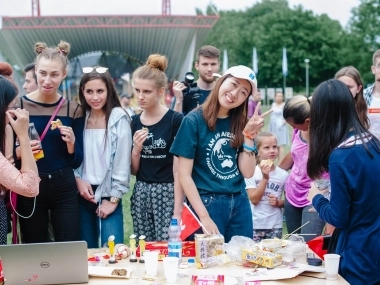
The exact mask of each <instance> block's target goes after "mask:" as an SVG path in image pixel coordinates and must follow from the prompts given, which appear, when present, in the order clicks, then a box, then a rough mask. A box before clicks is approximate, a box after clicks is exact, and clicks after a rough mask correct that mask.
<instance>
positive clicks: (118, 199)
mask: <svg viewBox="0 0 380 285" xmlns="http://www.w3.org/2000/svg"><path fill="white" fill-rule="evenodd" d="M119 201H120V198H116V197H111V198H110V202H111V203H112V204H117V203H119Z"/></svg>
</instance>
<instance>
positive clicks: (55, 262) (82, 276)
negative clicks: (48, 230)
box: [0, 241, 88, 285]
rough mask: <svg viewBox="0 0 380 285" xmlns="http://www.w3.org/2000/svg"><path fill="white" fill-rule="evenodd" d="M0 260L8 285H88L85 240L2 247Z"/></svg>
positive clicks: (0, 247) (0, 248)
mask: <svg viewBox="0 0 380 285" xmlns="http://www.w3.org/2000/svg"><path fill="white" fill-rule="evenodd" d="M0 258H1V262H2V265H3V272H4V278H5V284H7V285H23V284H31V285H48V284H49V285H50V284H67V283H87V282H88V261H87V243H86V242H85V241H75V242H53V243H32V244H12V245H1V246H0Z"/></svg>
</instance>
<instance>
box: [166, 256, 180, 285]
mask: <svg viewBox="0 0 380 285" xmlns="http://www.w3.org/2000/svg"><path fill="white" fill-rule="evenodd" d="M162 261H163V262H164V271H165V278H166V282H167V283H176V282H177V273H178V257H174V256H168V257H164V258H163V259H162Z"/></svg>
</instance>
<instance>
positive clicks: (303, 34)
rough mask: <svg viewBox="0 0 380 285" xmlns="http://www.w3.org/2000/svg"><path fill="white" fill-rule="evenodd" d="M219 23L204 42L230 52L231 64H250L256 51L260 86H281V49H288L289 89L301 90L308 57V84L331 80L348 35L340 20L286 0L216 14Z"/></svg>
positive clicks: (261, 3)
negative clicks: (315, 12)
mask: <svg viewBox="0 0 380 285" xmlns="http://www.w3.org/2000/svg"><path fill="white" fill-rule="evenodd" d="M219 15H220V20H219V21H218V22H217V24H216V25H215V27H214V29H213V31H212V32H211V33H210V34H209V36H208V37H207V39H206V40H205V42H204V43H203V44H211V45H214V46H216V47H218V48H219V49H220V50H223V49H227V50H228V58H229V65H230V66H232V65H236V64H244V65H247V66H251V65H252V48H253V47H256V49H257V53H258V60H259V63H258V67H259V72H258V82H259V85H260V86H261V87H264V86H268V87H269V86H270V87H280V86H282V82H283V77H282V49H283V47H286V48H287V58H288V77H287V86H292V87H294V88H295V89H296V90H301V89H303V88H304V86H305V82H304V81H305V63H304V60H305V59H306V58H308V59H310V86H315V85H317V84H318V83H320V82H321V81H323V80H326V79H328V78H331V77H333V76H334V74H335V72H336V71H337V70H338V69H339V68H340V67H341V65H342V55H341V52H340V51H341V49H342V45H343V43H344V40H345V38H346V33H345V32H344V30H343V29H342V27H341V25H340V24H339V22H338V21H335V20H331V19H330V18H329V17H328V16H327V15H320V16H316V15H314V14H313V13H312V12H311V11H308V10H304V8H303V7H302V6H297V7H295V8H293V9H291V8H289V6H288V2H287V1H286V0H263V1H262V2H259V3H257V4H255V5H253V6H252V7H251V8H249V9H246V10H245V11H220V13H219Z"/></svg>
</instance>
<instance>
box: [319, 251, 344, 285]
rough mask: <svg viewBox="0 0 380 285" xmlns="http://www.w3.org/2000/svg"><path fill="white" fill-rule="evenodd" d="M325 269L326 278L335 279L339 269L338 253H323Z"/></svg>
mask: <svg viewBox="0 0 380 285" xmlns="http://www.w3.org/2000/svg"><path fill="white" fill-rule="evenodd" d="M323 257H324V259H325V270H326V279H327V280H336V279H338V269H339V260H340V255H339V254H332V253H329V254H325V255H324V256H323Z"/></svg>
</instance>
